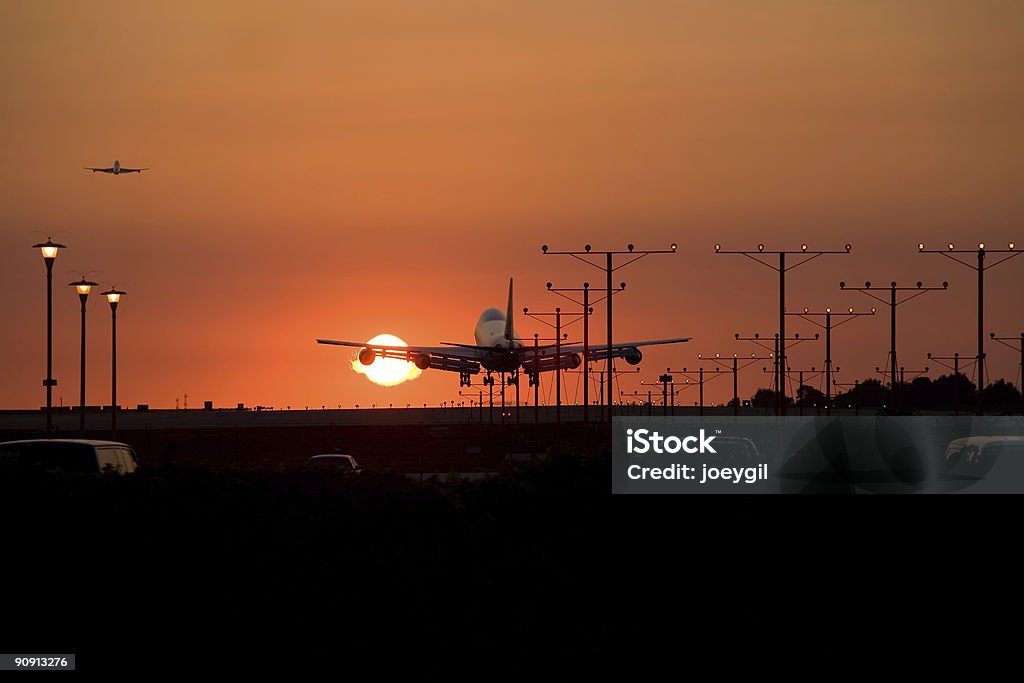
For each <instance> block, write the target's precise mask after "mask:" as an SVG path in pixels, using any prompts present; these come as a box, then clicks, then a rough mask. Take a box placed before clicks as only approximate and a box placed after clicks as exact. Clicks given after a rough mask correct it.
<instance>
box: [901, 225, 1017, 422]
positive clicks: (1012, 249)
mask: <svg viewBox="0 0 1024 683" xmlns="http://www.w3.org/2000/svg"><path fill="white" fill-rule="evenodd" d="M917 251H918V253H921V254H942V255H943V256H945V257H946V258H948V259H950V260H951V261H956V262H957V263H959V264H960V265H962V266H967V267H968V268H970V269H971V270H976V271H977V272H978V356H977V367H978V414H979V415H981V414H983V413H984V412H985V400H984V389H985V335H984V333H983V332H982V330H983V329H984V326H985V271H986V270H990V269H992V268H995V267H996V266H998V265H999V264H1000V263H1004V262H1006V261H1009V260H1010V259H1012V258H1013V257H1015V256H1020V255H1021V253H1024V249H1020V248H1018V247H1017V245H1016V243H1014V242H1010V243H1009V244H1007V245H1006V249H986V248H985V243H984V242H979V243H978V248H977V250H975V249H957V248H956V245H955V244H953V243H952V242H948V243H947V244H946V249H925V248H924V242H918V243H917ZM974 253H977V255H978V260H977V264H974V263H968V262H967V261H961V260H960V259H959V258H957V257H956V256H954V254H974ZM988 254H1009V256H1003V257H1002V258H1000V259H999V260H997V261H995V262H994V263H990V264H988V265H985V257H986V256H987V255H988Z"/></svg>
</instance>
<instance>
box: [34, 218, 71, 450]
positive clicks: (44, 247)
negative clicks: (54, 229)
mask: <svg viewBox="0 0 1024 683" xmlns="http://www.w3.org/2000/svg"><path fill="white" fill-rule="evenodd" d="M32 248H33V249H38V250H39V253H40V254H42V256H43V262H44V263H46V379H44V380H43V386H44V387H46V433H47V434H49V433H50V432H52V431H53V388H54V387H55V386H57V380H55V379H54V378H53V262H54V261H55V260H56V259H57V251H58V250H60V249H65V248H66V247H65V246H64V245H63V244H58V243H56V242H54V241H53V238H50V237H47V238H46V241H45V242H42V243H40V244H33V245H32Z"/></svg>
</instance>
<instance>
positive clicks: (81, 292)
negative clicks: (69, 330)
mask: <svg viewBox="0 0 1024 683" xmlns="http://www.w3.org/2000/svg"><path fill="white" fill-rule="evenodd" d="M68 286H69V287H74V288H75V290H76V291H77V292H78V298H79V300H80V301H81V302H82V360H81V370H82V374H81V380H80V387H79V397H78V412H79V415H78V430H79V431H80V432H81V433H82V434H85V302H86V300H87V299H88V298H89V292H90V291H92V288H93V287H95V286H96V283H95V282H89V281H88V280H86V279H85V276H84V275H83V276H82V279H81V280H78V281H76V282H69V283H68Z"/></svg>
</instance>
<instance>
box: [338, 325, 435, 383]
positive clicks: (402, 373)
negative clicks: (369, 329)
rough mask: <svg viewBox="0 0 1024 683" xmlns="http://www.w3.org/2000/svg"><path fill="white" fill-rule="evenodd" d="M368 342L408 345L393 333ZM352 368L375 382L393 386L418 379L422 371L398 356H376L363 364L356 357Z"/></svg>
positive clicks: (385, 344)
mask: <svg viewBox="0 0 1024 683" xmlns="http://www.w3.org/2000/svg"><path fill="white" fill-rule="evenodd" d="M366 343H367V344H379V345H381V346H408V344H406V343H405V342H404V341H402V340H401V339H399V338H398V337H396V336H395V335H393V334H378V335H377V336H376V337H374V338H373V339H371V340H370V341H368V342H366ZM352 369H353V370H355V371H356V372H358V373H359V374H360V375H366V378H367V379H368V380H370V381H371V382H373V383H374V384H379V385H381V386H383V387H393V386H395V385H396V384H401V383H402V382H408V381H409V380H411V379H416V378H417V377H419V376H420V372H421V370H420V369H419V368H418V367H416V365H415V364H413V363H410V362H409V361H405V360H399V359H397V358H375V359H374V360H373V362H372V363H370V364H369V365H363V364H362V363H360V362H359V358H358V357H356V358H355V360H353V361H352Z"/></svg>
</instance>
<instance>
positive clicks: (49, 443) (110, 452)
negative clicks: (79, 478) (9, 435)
mask: <svg viewBox="0 0 1024 683" xmlns="http://www.w3.org/2000/svg"><path fill="white" fill-rule="evenodd" d="M0 463H4V464H12V465H15V466H21V467H29V468H33V469H41V470H58V471H61V472H75V473H83V474H84V473H98V472H114V473H117V474H129V473H131V472H134V471H135V470H137V469H138V467H139V460H138V457H137V456H136V455H135V451H134V449H132V447H131V446H129V445H127V444H123V443H119V442H117V441H93V440H88V439H26V440H23V441H5V442H3V443H0Z"/></svg>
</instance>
